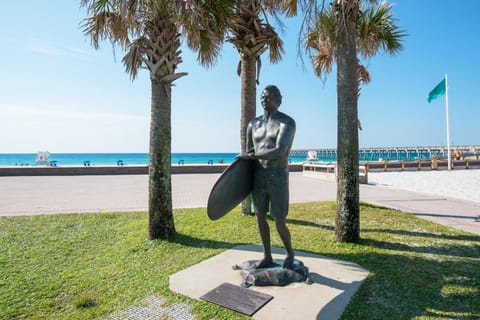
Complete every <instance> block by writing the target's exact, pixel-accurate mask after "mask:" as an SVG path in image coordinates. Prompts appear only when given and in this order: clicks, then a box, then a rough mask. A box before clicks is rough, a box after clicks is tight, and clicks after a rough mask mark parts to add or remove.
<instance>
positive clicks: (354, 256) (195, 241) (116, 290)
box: [0, 202, 480, 319]
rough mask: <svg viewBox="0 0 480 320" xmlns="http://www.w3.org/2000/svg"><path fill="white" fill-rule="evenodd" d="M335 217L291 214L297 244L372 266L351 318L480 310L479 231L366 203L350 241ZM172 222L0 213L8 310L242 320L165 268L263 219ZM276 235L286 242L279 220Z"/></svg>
mask: <svg viewBox="0 0 480 320" xmlns="http://www.w3.org/2000/svg"><path fill="white" fill-rule="evenodd" d="M334 216H335V204H334V203H332V202H320V203H309V204H296V205H292V206H291V211H290V214H289V220H288V223H289V226H290V231H291V233H292V239H293V244H294V247H295V249H296V250H300V251H305V252H310V253H316V254H321V255H325V256H329V257H333V258H338V259H342V260H347V261H351V262H355V263H357V264H359V265H360V266H362V267H364V268H366V269H368V270H369V271H370V275H369V277H368V278H367V279H366V280H365V282H364V283H363V285H362V286H361V288H360V289H359V291H357V293H356V295H355V296H354V297H353V299H352V302H351V303H350V305H349V306H348V307H347V310H346V311H345V313H344V315H343V318H344V319H480V236H477V235H472V234H469V233H465V232H460V231H456V230H454V229H451V228H447V227H444V226H441V225H438V224H434V223H431V222H428V221H425V220H422V219H417V218H415V217H413V216H412V215H410V214H407V213H404V212H400V211H395V210H389V209H383V208H378V207H374V206H369V205H365V204H362V206H361V237H362V240H361V241H360V243H358V244H341V243H337V242H335V241H334V238H333V225H334ZM175 223H176V229H177V232H178V235H177V237H176V238H175V239H173V240H171V241H149V240H148V239H147V214H146V213H145V212H128V213H116V212H113V213H92V214H85V213H83V214H68V215H67V214H61V215H45V216H32V217H3V218H0V319H92V318H100V319H101V318H106V317H108V316H109V315H112V314H116V313H119V312H120V311H122V310H125V309H126V308H127V307H128V306H131V305H133V304H135V303H138V302H139V301H141V300H142V299H144V298H146V297H148V296H150V295H157V296H162V297H165V298H166V299H167V301H168V302H169V303H173V302H182V303H185V304H187V305H188V306H190V307H191V308H192V312H193V314H194V315H195V317H196V318H198V319H214V318H215V319H243V318H244V317H242V316H241V315H239V314H236V313H234V312H232V311H229V310H226V309H223V308H221V307H217V306H215V305H212V304H208V303H206V302H202V301H195V300H191V299H189V298H186V297H183V296H180V295H178V294H175V293H173V292H170V291H169V290H168V277H169V275H171V274H173V273H175V272H177V271H179V270H182V269H184V268H186V267H188V266H190V265H193V264H196V263H198V262H200V261H202V260H205V259H207V258H209V257H212V256H214V255H216V254H218V253H220V252H222V251H224V250H226V249H228V248H231V247H233V246H236V245H239V244H257V243H260V239H259V235H258V231H257V229H256V223H255V218H253V217H245V216H242V215H241V214H240V212H239V211H234V212H232V213H230V214H228V215H227V216H226V217H225V218H223V219H220V220H218V221H210V220H209V219H208V218H207V214H206V210H205V209H182V210H175ZM272 227H273V226H272ZM272 241H273V245H275V246H279V247H281V246H282V245H281V241H280V239H279V238H278V236H277V234H276V232H274V231H273V229H272ZM219 267H221V266H219ZM224 267H227V268H228V267H230V266H224ZM206 289H208V288H206ZM312 299H315V297H312Z"/></svg>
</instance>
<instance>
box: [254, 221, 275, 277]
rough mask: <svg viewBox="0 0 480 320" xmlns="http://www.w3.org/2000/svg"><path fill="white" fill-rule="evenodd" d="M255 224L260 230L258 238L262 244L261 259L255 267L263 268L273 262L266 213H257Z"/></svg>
mask: <svg viewBox="0 0 480 320" xmlns="http://www.w3.org/2000/svg"><path fill="white" fill-rule="evenodd" d="M257 225H258V231H259V232H260V238H261V239H262V245H263V253H264V257H263V259H262V260H261V261H260V262H259V263H258V265H257V266H256V268H257V269H258V268H264V267H266V266H268V265H269V264H272V263H273V258H272V249H271V245H270V227H269V226H268V221H267V214H266V213H257Z"/></svg>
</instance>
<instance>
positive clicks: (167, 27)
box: [81, 0, 234, 239]
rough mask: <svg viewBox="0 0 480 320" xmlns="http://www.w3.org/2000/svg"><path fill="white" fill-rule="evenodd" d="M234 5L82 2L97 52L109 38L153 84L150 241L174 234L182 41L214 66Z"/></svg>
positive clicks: (133, 70) (130, 69)
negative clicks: (176, 95) (175, 99)
mask: <svg viewBox="0 0 480 320" xmlns="http://www.w3.org/2000/svg"><path fill="white" fill-rule="evenodd" d="M233 2H234V1H219V2H218V3H217V2H216V3H212V2H210V1H193V0H81V6H83V7H85V8H86V11H87V18H86V19H85V20H84V25H83V28H84V32H85V34H86V35H87V36H89V37H90V38H91V41H92V44H93V46H94V47H95V48H99V44H100V41H102V40H110V41H111V42H112V43H113V44H114V45H116V46H118V47H120V48H121V49H122V50H125V51H126V54H125V56H124V57H123V59H122V62H123V64H124V65H125V68H126V71H127V73H129V74H130V76H131V78H132V80H133V79H135V78H136V76H137V73H138V70H139V69H141V68H145V69H147V70H148V71H149V73H150V80H151V95H152V96H151V120H150V149H149V157H150V163H149V208H148V211H149V237H150V239H158V238H161V239H166V238H170V237H172V236H173V235H175V225H174V220H173V212H172V192H171V176H170V167H171V88H172V83H173V81H175V80H177V79H178V78H180V77H182V76H185V75H186V73H184V72H177V67H178V65H179V64H180V63H181V62H182V58H181V50H180V47H181V44H180V38H181V37H182V36H183V37H184V38H185V39H186V43H187V45H188V46H189V47H190V48H192V49H194V50H197V51H198V60H199V62H200V63H201V64H204V65H207V66H209V65H211V64H212V63H213V62H214V61H215V57H216V56H217V54H218V53H219V51H220V47H221V43H222V40H223V36H224V34H225V28H226V22H227V20H228V17H229V14H230V13H231V6H232V4H233Z"/></svg>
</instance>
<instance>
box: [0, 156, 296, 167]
mask: <svg viewBox="0 0 480 320" xmlns="http://www.w3.org/2000/svg"><path fill="white" fill-rule="evenodd" d="M237 154H238V153H173V154H172V164H173V165H179V164H217V163H225V164H230V163H232V162H233V160H234V159H235V157H236V156H237ZM36 159H37V154H36V153H3V154H0V166H26V165H27V166H32V165H35V163H36ZM50 161H54V162H55V163H56V165H57V166H84V165H86V164H87V163H86V162H87V161H89V162H90V166H116V165H118V163H119V161H121V162H122V163H123V164H124V165H148V153H50ZM289 161H290V162H291V163H295V162H300V163H301V162H303V161H305V157H291V158H289Z"/></svg>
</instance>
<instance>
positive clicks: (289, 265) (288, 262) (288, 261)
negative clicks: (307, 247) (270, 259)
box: [282, 256, 294, 270]
mask: <svg viewBox="0 0 480 320" xmlns="http://www.w3.org/2000/svg"><path fill="white" fill-rule="evenodd" d="M293 261H294V257H290V256H287V257H286V258H285V260H283V265H282V267H283V268H284V269H290V270H293Z"/></svg>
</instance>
